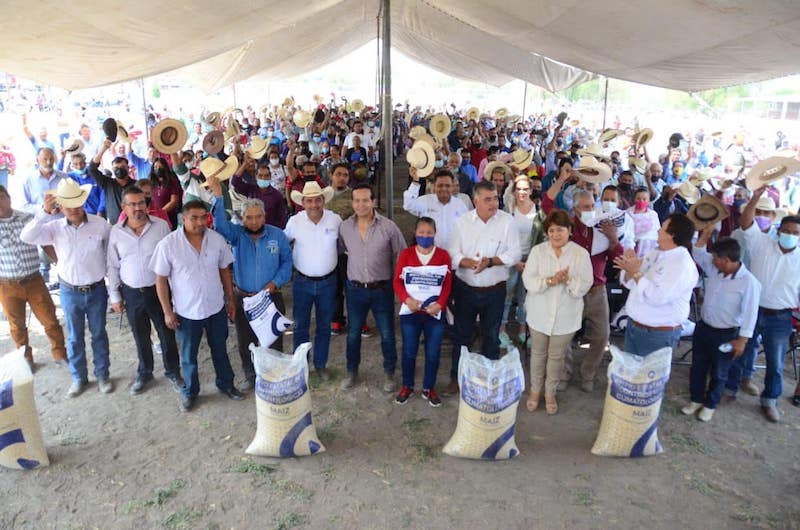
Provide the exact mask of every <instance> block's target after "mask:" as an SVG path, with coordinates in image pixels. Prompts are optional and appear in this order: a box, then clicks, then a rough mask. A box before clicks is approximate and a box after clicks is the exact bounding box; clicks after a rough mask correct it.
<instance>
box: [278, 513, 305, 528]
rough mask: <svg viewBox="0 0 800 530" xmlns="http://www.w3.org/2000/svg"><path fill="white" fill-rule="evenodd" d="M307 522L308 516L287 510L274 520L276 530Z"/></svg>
mask: <svg viewBox="0 0 800 530" xmlns="http://www.w3.org/2000/svg"><path fill="white" fill-rule="evenodd" d="M305 523H306V516H305V515H303V514H299V513H297V512H285V513H282V514H280V515H278V516H276V517H275V518H274V519H273V520H272V524H273V525H274V526H273V528H274V530H289V529H290V528H295V527H297V526H300V525H303V524H305Z"/></svg>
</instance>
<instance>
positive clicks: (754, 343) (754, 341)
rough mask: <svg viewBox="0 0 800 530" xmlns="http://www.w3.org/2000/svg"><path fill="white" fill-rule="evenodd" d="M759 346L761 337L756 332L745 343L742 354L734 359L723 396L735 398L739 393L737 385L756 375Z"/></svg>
mask: <svg viewBox="0 0 800 530" xmlns="http://www.w3.org/2000/svg"><path fill="white" fill-rule="evenodd" d="M760 345H761V336H760V335H759V334H758V333H757V332H753V337H752V338H751V339H750V340H748V341H747V344H746V345H745V347H744V353H742V355H741V356H740V357H739V358H738V359H734V361H733V363H732V364H731V367H730V371H729V372H728V380H727V381H726V382H725V390H724V391H723V393H724V394H726V395H729V396H735V395H736V393H737V392H738V391H739V385H741V384H742V380H744V379H752V378H753V376H754V375H755V374H756V357H758V348H759V346H760Z"/></svg>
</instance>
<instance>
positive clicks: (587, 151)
mask: <svg viewBox="0 0 800 530" xmlns="http://www.w3.org/2000/svg"><path fill="white" fill-rule="evenodd" d="M578 154H579V155H580V156H587V155H588V156H593V157H595V158H596V159H598V160H605V161H610V160H611V158H610V157H608V156H606V155H604V154H603V146H601V145H600V144H589V146H588V147H585V148H583V149H578Z"/></svg>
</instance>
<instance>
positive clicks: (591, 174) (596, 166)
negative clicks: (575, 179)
mask: <svg viewBox="0 0 800 530" xmlns="http://www.w3.org/2000/svg"><path fill="white" fill-rule="evenodd" d="M575 171H577V172H578V175H579V176H580V178H582V179H583V180H585V181H586V182H594V183H595V184H602V183H603V182H608V181H609V180H611V168H610V167H609V166H608V164H604V163H602V162H600V161H599V160H597V159H596V158H595V157H593V156H592V155H586V156H584V157H583V158H581V162H580V164H579V165H578V167H577V168H576V170H575Z"/></svg>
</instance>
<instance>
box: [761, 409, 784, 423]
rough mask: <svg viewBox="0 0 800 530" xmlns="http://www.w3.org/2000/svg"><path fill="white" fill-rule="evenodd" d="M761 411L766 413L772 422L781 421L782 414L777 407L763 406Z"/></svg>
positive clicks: (765, 415) (768, 419) (766, 416)
mask: <svg viewBox="0 0 800 530" xmlns="http://www.w3.org/2000/svg"><path fill="white" fill-rule="evenodd" d="M761 412H763V413H764V417H765V418H767V421H769V422H770V423H778V422H779V421H781V415H780V413H779V412H778V409H777V408H775V407H763V406H762V407H761Z"/></svg>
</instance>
